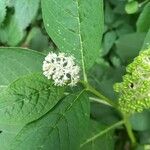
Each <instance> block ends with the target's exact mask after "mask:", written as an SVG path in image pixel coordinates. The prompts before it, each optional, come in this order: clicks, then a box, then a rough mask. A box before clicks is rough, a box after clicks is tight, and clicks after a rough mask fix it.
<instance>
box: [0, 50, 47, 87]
mask: <svg viewBox="0 0 150 150" xmlns="http://www.w3.org/2000/svg"><path fill="white" fill-rule="evenodd" d="M44 57H45V56H44V55H43V54H41V53H38V52H36V51H32V50H28V49H23V48H0V60H1V61H0V86H3V87H4V86H7V85H8V84H9V83H10V82H12V81H13V80H15V79H16V78H18V77H20V76H22V75H26V74H30V73H34V72H41V71H42V61H43V60H44Z"/></svg>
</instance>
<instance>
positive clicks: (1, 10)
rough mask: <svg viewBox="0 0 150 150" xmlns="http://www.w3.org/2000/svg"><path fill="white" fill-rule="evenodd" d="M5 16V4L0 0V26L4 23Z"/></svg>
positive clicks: (3, 0)
mask: <svg viewBox="0 0 150 150" xmlns="http://www.w3.org/2000/svg"><path fill="white" fill-rule="evenodd" d="M5 16H6V3H5V0H0V24H1V23H2V22H3V21H4V19H5Z"/></svg>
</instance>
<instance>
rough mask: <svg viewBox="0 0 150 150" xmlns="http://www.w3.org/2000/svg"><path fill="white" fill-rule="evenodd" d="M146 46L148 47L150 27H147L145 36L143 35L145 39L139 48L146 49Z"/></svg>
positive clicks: (149, 44) (149, 43) (149, 46)
mask: <svg viewBox="0 0 150 150" xmlns="http://www.w3.org/2000/svg"><path fill="white" fill-rule="evenodd" d="M148 48H150V28H149V31H148V32H147V34H146V37H145V40H144V43H143V46H142V49H141V50H146V49H148Z"/></svg>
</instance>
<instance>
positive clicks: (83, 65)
mask: <svg viewBox="0 0 150 150" xmlns="http://www.w3.org/2000/svg"><path fill="white" fill-rule="evenodd" d="M76 5H77V15H78V17H77V21H78V27H79V40H80V50H81V62H82V71H83V78H84V81H85V82H87V75H86V71H85V62H84V49H83V42H82V41H83V39H82V36H81V19H80V12H79V9H80V8H79V7H80V6H79V1H78V0H76Z"/></svg>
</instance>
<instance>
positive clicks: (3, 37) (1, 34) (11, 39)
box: [0, 15, 25, 46]
mask: <svg viewBox="0 0 150 150" xmlns="http://www.w3.org/2000/svg"><path fill="white" fill-rule="evenodd" d="M24 36H25V32H24V31H23V30H22V29H21V28H20V26H19V25H18V23H17V21H16V19H15V16H14V15H11V16H9V17H8V18H7V20H6V22H5V23H4V24H3V25H2V26H1V27H0V41H1V43H4V44H7V45H10V46H16V45H17V44H18V43H19V42H21V40H22V39H23V37H24Z"/></svg>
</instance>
